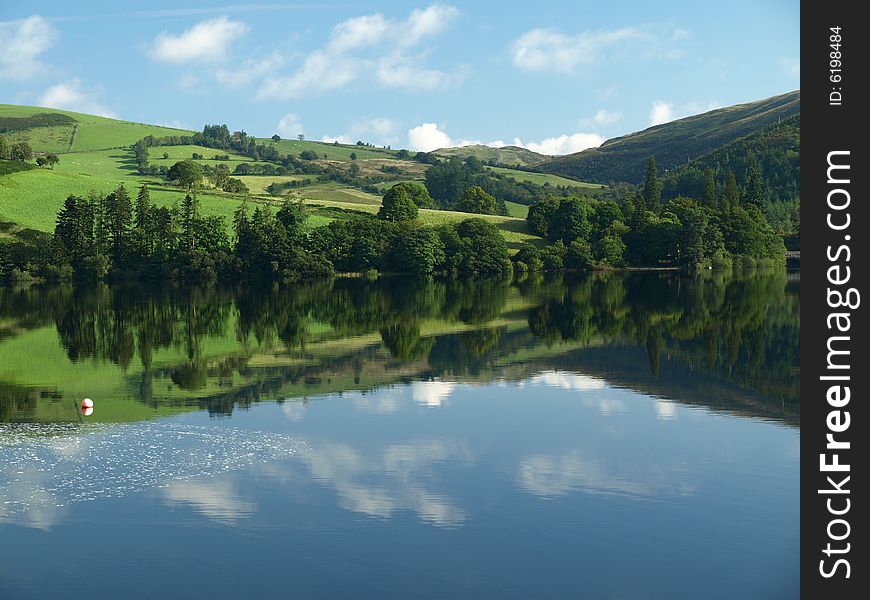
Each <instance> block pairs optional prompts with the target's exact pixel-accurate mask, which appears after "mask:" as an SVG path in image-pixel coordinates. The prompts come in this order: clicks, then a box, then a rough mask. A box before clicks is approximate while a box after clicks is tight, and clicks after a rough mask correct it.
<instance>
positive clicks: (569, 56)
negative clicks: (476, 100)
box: [511, 26, 688, 73]
mask: <svg viewBox="0 0 870 600" xmlns="http://www.w3.org/2000/svg"><path fill="white" fill-rule="evenodd" d="M687 35H688V32H687V31H686V30H684V29H676V30H671V29H664V28H653V27H649V26H638V27H623V28H621V29H614V30H610V31H607V30H598V31H584V32H582V33H579V34H577V35H565V34H563V33H560V32H558V31H556V30H554V29H540V28H539V29H532V30H531V31H527V32H526V33H524V34H523V35H521V36H520V37H519V38H517V39H516V40H514V42H513V44H512V45H511V55H512V58H513V63H514V66H516V67H517V68H520V69H523V70H526V71H557V72H560V73H573V72H575V71H576V70H577V68H578V67H581V66H588V65H593V64H598V63H602V62H605V61H607V60H619V59H621V58H624V57H627V56H631V57H633V58H639V59H648V58H653V57H664V58H675V57H677V53H676V52H675V48H674V44H675V43H676V42H678V41H680V40H681V39H683V38H685V37H686V36H687Z"/></svg>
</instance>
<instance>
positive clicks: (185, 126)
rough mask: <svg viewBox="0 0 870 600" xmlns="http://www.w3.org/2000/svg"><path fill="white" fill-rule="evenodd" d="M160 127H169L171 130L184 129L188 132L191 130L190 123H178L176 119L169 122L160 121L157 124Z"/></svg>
mask: <svg viewBox="0 0 870 600" xmlns="http://www.w3.org/2000/svg"><path fill="white" fill-rule="evenodd" d="M157 124H158V125H160V126H161V127H171V128H172V129H186V130H188V131H190V130H191V129H192V128H191V126H190V123H185V122H184V121H180V120H178V119H172V120H170V121H161V122H159V123H157Z"/></svg>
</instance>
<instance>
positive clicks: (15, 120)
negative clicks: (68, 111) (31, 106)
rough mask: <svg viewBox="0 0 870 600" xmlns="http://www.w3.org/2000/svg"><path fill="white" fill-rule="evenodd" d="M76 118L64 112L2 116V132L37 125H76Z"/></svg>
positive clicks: (0, 121)
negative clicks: (26, 115)
mask: <svg viewBox="0 0 870 600" xmlns="http://www.w3.org/2000/svg"><path fill="white" fill-rule="evenodd" d="M75 123H76V120H75V119H73V118H72V117H70V116H69V115H65V114H62V113H36V114H33V115H30V116H29V117H0V133H4V132H10V131H24V130H25V129H33V128H36V127H58V126H64V125H74V124H75Z"/></svg>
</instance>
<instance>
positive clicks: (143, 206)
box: [135, 183, 151, 232]
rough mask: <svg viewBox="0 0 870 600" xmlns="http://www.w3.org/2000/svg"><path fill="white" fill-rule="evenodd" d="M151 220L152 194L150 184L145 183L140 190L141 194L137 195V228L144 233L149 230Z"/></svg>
mask: <svg viewBox="0 0 870 600" xmlns="http://www.w3.org/2000/svg"><path fill="white" fill-rule="evenodd" d="M150 219H151V192H149V191H148V184H147V183H143V184H142V186H141V187H140V188H139V193H138V194H136V220H135V227H136V228H137V229H141V230H142V231H146V232H147V230H148V225H149V223H150Z"/></svg>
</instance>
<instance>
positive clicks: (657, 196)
mask: <svg viewBox="0 0 870 600" xmlns="http://www.w3.org/2000/svg"><path fill="white" fill-rule="evenodd" d="M643 202H644V204H645V205H646V209H647V210H651V211H652V212H656V213H657V212H659V208H660V207H661V203H662V183H661V182H660V181H659V178H658V169H657V167H656V159H655V157H654V156H651V157H650V158H649V161H648V162H647V165H646V177H644V180H643Z"/></svg>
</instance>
